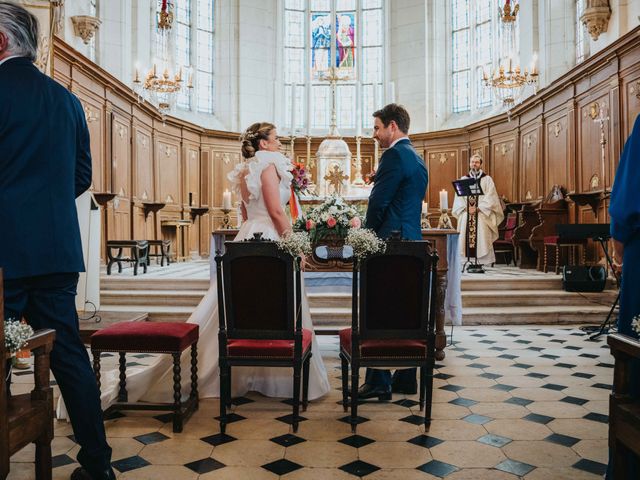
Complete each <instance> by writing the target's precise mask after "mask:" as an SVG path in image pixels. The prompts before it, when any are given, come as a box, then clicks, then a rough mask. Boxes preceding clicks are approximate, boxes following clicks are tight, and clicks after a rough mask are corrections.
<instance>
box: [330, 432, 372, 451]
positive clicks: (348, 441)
mask: <svg viewBox="0 0 640 480" xmlns="http://www.w3.org/2000/svg"><path fill="white" fill-rule="evenodd" d="M338 441H339V442H340V443H344V444H345V445H349V446H350V447H353V448H360V447H364V446H365V445H369V444H370V443H374V442H375V440H372V439H370V438H367V437H363V436H362V435H351V436H350V437H347V438H343V439H342V440H338Z"/></svg>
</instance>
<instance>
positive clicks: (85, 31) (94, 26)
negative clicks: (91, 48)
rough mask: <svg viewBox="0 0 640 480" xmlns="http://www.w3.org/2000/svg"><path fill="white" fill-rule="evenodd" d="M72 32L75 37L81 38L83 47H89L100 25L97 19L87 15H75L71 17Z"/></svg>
mask: <svg viewBox="0 0 640 480" xmlns="http://www.w3.org/2000/svg"><path fill="white" fill-rule="evenodd" d="M71 21H72V22H73V31H74V33H75V34H76V36H78V37H80V38H82V41H83V42H84V44H85V45H89V42H91V39H92V38H93V36H94V34H95V33H96V30H98V27H99V26H100V24H101V23H102V22H101V21H100V20H99V19H98V18H96V17H92V16H89V15H76V16H74V17H71Z"/></svg>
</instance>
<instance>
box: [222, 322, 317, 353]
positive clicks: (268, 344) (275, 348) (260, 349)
mask: <svg viewBox="0 0 640 480" xmlns="http://www.w3.org/2000/svg"><path fill="white" fill-rule="evenodd" d="M311 338H312V335H311V330H307V329H306V328H303V329H302V352H303V353H304V352H306V351H307V350H308V349H309V348H311ZM227 352H228V355H229V356H230V357H291V358H293V340H256V339H250V338H242V339H240V338H237V339H231V340H229V341H228V342H227Z"/></svg>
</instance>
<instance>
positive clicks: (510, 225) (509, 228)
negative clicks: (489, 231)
mask: <svg viewBox="0 0 640 480" xmlns="http://www.w3.org/2000/svg"><path fill="white" fill-rule="evenodd" d="M516 222H517V215H516V214H515V213H510V214H508V215H507V217H506V218H505V220H504V223H503V225H501V226H500V227H498V232H499V237H498V240H496V241H495V242H493V251H494V253H495V254H496V255H498V254H499V253H500V254H502V255H504V256H505V260H508V261H506V262H505V263H506V264H507V265H510V264H511V262H513V264H514V265H515V264H516V255H515V248H514V247H513V232H514V231H515V229H516V226H517V223H516Z"/></svg>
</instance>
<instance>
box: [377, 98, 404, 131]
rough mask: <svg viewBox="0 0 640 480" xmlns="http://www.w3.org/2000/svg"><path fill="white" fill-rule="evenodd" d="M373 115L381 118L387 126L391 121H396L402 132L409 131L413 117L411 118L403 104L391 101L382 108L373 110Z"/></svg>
mask: <svg viewBox="0 0 640 480" xmlns="http://www.w3.org/2000/svg"><path fill="white" fill-rule="evenodd" d="M373 117H374V118H379V119H380V121H381V122H382V124H383V125H384V126H385V128H386V127H388V126H389V123H391V121H394V122H396V125H397V126H398V129H400V131H401V132H402V133H409V122H410V121H411V119H410V118H409V113H408V112H407V111H406V110H405V108H404V107H403V106H402V105H398V104H397V103H390V104H389V105H387V106H385V107H383V108H381V109H380V110H376V111H375V112H373Z"/></svg>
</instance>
